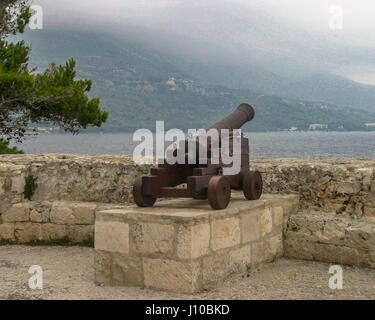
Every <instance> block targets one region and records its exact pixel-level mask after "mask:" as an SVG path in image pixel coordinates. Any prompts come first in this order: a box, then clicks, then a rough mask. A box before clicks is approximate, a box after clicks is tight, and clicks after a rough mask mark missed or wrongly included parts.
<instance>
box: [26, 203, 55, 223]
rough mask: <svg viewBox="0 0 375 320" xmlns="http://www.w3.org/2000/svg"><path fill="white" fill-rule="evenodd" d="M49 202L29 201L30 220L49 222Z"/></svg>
mask: <svg viewBox="0 0 375 320" xmlns="http://www.w3.org/2000/svg"><path fill="white" fill-rule="evenodd" d="M50 211H51V203H47V202H42V203H34V202H30V221H31V222H41V223H44V222H49V221H50V220H49V216H50Z"/></svg>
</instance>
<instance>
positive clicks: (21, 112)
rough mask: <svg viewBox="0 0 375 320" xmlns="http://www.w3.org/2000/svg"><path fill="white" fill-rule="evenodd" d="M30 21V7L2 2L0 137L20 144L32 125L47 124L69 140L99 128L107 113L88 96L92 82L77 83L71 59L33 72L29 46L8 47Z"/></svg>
mask: <svg viewBox="0 0 375 320" xmlns="http://www.w3.org/2000/svg"><path fill="white" fill-rule="evenodd" d="M15 9H17V10H15ZM29 19H30V10H29V8H28V1H24V0H6V1H5V2H4V1H2V2H1V5H0V21H1V22H0V135H2V136H5V137H7V138H10V139H17V140H21V139H22V138H23V137H24V133H25V131H26V128H27V126H28V124H29V123H31V122H32V123H38V122H50V123H53V124H55V125H58V126H60V127H62V128H63V129H64V130H65V131H68V132H71V133H73V134H76V133H79V130H80V129H81V128H87V127H89V126H96V127H100V126H101V125H102V123H103V122H105V121H106V120H107V117H108V113H107V112H106V111H103V110H101V108H100V100H99V99H98V98H93V99H90V98H89V97H88V96H87V93H88V92H90V90H91V85H92V82H91V80H75V77H76V71H75V67H76V63H75V60H74V59H70V60H68V61H67V62H66V63H65V65H56V64H54V63H51V64H50V66H49V68H47V70H45V71H42V72H37V69H36V68H30V67H29V65H28V63H29V54H30V51H31V48H30V46H28V45H27V44H26V43H25V42H24V41H19V42H17V43H12V42H8V41H6V38H7V37H8V36H9V35H15V34H17V33H22V32H23V31H24V29H25V25H26V24H27V23H28V21H29Z"/></svg>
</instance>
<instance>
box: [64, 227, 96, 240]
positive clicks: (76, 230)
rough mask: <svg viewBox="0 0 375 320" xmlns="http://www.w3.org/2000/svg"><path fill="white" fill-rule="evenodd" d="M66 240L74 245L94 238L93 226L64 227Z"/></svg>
mask: <svg viewBox="0 0 375 320" xmlns="http://www.w3.org/2000/svg"><path fill="white" fill-rule="evenodd" d="M66 228H67V236H68V238H69V239H70V240H71V241H72V242H75V243H80V242H83V241H85V240H87V239H88V238H89V237H93V236H94V226H93V225H72V226H66Z"/></svg>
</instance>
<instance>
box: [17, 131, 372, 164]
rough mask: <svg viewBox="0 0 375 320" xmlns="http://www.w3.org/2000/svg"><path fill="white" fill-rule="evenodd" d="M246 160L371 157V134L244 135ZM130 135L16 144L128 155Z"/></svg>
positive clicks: (29, 149)
mask: <svg viewBox="0 0 375 320" xmlns="http://www.w3.org/2000/svg"><path fill="white" fill-rule="evenodd" d="M246 135H247V136H248V137H249V140H250V157H251V158H256V157H272V158H277V157H281V158H293V157H296V158H304V157H349V158H375V131H373V132H265V133H262V132H257V133H248V134H246ZM137 144H138V142H133V140H132V134H130V133H106V134H100V133H81V134H79V135H77V136H72V135H70V134H41V135H39V136H35V137H29V138H28V139H27V140H26V141H24V142H23V143H22V144H21V145H17V146H18V147H19V148H20V149H22V150H23V151H25V152H26V153H72V154H118V155H124V154H132V153H133V149H134V147H135V146H136V145H137Z"/></svg>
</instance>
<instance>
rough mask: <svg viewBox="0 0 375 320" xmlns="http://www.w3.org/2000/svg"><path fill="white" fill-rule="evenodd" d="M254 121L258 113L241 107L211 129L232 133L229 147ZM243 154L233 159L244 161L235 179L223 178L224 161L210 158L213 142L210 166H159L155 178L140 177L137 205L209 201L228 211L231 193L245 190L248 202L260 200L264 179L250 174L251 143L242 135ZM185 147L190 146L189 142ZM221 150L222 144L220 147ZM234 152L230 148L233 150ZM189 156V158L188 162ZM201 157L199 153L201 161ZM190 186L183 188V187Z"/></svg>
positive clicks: (208, 164)
mask: <svg viewBox="0 0 375 320" xmlns="http://www.w3.org/2000/svg"><path fill="white" fill-rule="evenodd" d="M253 117H254V109H253V108H252V107H251V106H250V105H249V104H246V103H243V104H241V105H240V106H238V108H237V109H236V110H235V111H234V112H233V113H232V114H230V115H229V116H228V117H226V118H224V119H223V120H221V121H219V122H218V123H216V124H214V125H213V126H211V127H210V128H208V129H207V131H208V130H210V129H216V130H218V132H219V136H220V132H221V130H222V129H228V130H229V139H230V140H229V143H230V145H233V139H236V138H238V137H235V135H233V130H234V129H240V128H241V127H242V126H243V125H244V124H245V123H246V122H248V121H250V120H252V119H253ZM240 138H241V152H240V153H239V154H233V153H231V154H230V155H231V156H233V157H240V162H241V169H240V171H239V173H237V174H233V175H223V169H224V168H225V167H228V165H224V164H223V162H222V159H221V158H220V160H219V161H218V162H219V163H213V162H212V161H211V158H210V154H211V152H210V151H211V146H212V145H213V144H212V141H211V142H210V141H208V143H207V164H199V162H198V161H197V163H196V164H188V163H186V162H185V163H186V164H179V163H176V164H168V163H164V164H159V165H158V167H157V168H152V169H151V175H149V176H142V177H139V178H138V179H137V180H136V182H135V183H134V186H133V197H134V201H135V203H136V204H137V205H138V206H140V207H151V206H153V205H154V203H155V201H156V199H157V198H193V199H207V198H208V201H209V203H210V205H211V207H212V208H214V209H225V208H226V207H227V206H228V204H229V201H230V196H231V189H235V190H241V189H242V190H243V193H244V196H245V198H246V199H248V200H257V199H259V198H260V196H261V195H262V187H263V183H262V176H261V174H260V172H258V171H250V162H249V141H248V139H247V138H244V136H243V134H241V137H240ZM184 143H186V144H187V142H186V141H185V142H184ZM218 146H219V148H221V141H219V143H218ZM229 150H230V148H229ZM187 156H188V154H186V155H185V158H186V159H187ZM198 158H199V153H198V152H197V159H198ZM182 184H186V187H184V188H181V187H180V185H182Z"/></svg>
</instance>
